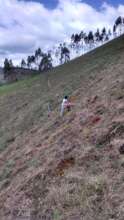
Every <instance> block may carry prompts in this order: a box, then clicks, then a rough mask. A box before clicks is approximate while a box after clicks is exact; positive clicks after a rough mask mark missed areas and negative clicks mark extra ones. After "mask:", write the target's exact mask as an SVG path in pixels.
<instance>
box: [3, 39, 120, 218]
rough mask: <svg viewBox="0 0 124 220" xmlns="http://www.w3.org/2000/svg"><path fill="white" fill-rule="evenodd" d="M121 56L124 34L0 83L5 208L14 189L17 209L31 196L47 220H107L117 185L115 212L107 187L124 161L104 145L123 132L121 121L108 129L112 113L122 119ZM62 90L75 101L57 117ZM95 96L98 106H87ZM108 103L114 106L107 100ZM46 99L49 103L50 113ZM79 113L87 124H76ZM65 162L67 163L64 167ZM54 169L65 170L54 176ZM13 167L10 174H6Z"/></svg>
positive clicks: (118, 173) (116, 178) (116, 180)
mask: <svg viewBox="0 0 124 220" xmlns="http://www.w3.org/2000/svg"><path fill="white" fill-rule="evenodd" d="M123 57H124V36H122V37H120V38H119V39H115V40H114V41H112V42H109V43H108V44H106V45H104V46H103V47H101V48H97V49H96V50H95V51H92V52H90V53H88V54H86V55H85V56H82V57H79V58H77V59H75V60H73V61H71V62H69V63H67V64H65V65H62V66H60V67H56V68H54V69H53V70H52V71H50V72H47V73H43V74H40V75H37V76H34V77H31V78H30V79H29V78H28V79H25V80H21V81H18V82H16V83H13V84H9V85H4V86H1V87H0V156H1V158H2V162H1V160H0V163H1V164H2V166H1V167H2V168H1V171H0V187H1V189H2V190H1V191H0V193H2V195H3V197H0V207H2V206H3V205H1V204H3V201H4V203H5V205H6V198H7V196H8V193H9V192H10V191H9V190H12V188H11V186H13V192H14V193H15V194H14V193H13V195H14V196H13V198H14V204H15V206H16V205H17V206H19V205H20V204H21V203H22V206H23V205H24V206H25V208H26V204H27V203H28V202H29V200H30V204H31V206H32V208H33V210H34V211H35V214H37V216H38V214H39V215H40V214H41V215H43V217H44V218H45V219H47V217H48V219H49V218H51V219H54V220H57V219H58V220H63V219H67V220H72V219H78V220H80V219H81V220H82V219H84V220H90V219H96V220H104V219H110V213H112V214H113V213H114V212H115V211H116V212H117V213H119V209H120V208H119V207H121V205H123V204H122V203H121V201H124V200H123V198H122V197H123V193H122V192H123V186H122V184H120V185H118V191H119V190H120V192H119V193H118V192H116V193H118V194H119V196H120V197H121V198H120V200H119V199H118V204H116V205H115V206H116V209H117V210H115V207H112V201H111V198H113V197H112V196H114V195H116V193H115V192H114V191H113V192H111V188H112V187H114V185H116V184H117V182H119V181H120V179H122V172H123V170H121V171H120V172H119V169H123V160H122V159H121V160H120V159H118V157H119V156H118V155H117V146H116V149H114V148H112V149H111V148H110V149H109V150H108V152H107V147H104V146H105V145H106V146H108V145H109V144H111V143H110V142H111V141H113V138H116V137H117V138H118V137H119V138H120V136H123V126H122V124H121V126H119V127H115V130H114V131H115V134H116V136H115V135H112V136H109V135H108V133H106V130H107V131H108V130H109V129H108V127H110V128H111V126H110V125H111V123H112V120H113V118H114V117H115V116H116V117H119V116H120V115H117V114H118V111H117V110H116V106H117V105H118V104H117V103H116V102H119V103H120V104H121V103H122V101H123V97H122V95H123V93H122V90H123V85H122V89H120V90H118V88H120V84H119V83H117V82H116V81H117V78H118V79H122V77H123V76H122V73H123V71H124V65H123ZM119 77H121V78H119ZM48 81H49V83H48ZM113 86H115V87H113ZM117 86H118V87H117ZM111 88H114V89H111ZM64 95H69V96H70V97H71V99H72V101H73V102H74V103H75V106H74V108H73V110H72V111H71V112H69V113H67V114H65V115H64V117H63V118H60V117H59V109H60V103H61V100H62V98H63V96H64ZM96 95H97V96H98V98H97V100H96V103H93V104H92V105H91V104H90V100H92V98H93V97H94V96H96ZM120 95H121V98H120ZM106 100H112V103H110V105H108V104H106V102H107V101H106ZM97 102H98V103H97ZM48 103H50V105H51V106H52V117H50V118H48ZM96 104H98V105H96ZM111 104H112V105H111ZM85 112H86V116H85V114H84V113H85ZM96 112H97V113H96ZM80 113H81V116H80ZM82 113H83V114H82ZM87 114H89V115H91V116H92V114H97V115H100V117H101V120H100V121H99V123H96V124H94V125H92V124H91V123H89V121H88V119H87ZM83 117H86V121H85V122H84V123H81V120H82V118H83ZM100 123H101V124H100ZM104 128H105V129H104ZM94 141H96V142H94ZM95 144H96V145H95ZM88 146H89V151H88ZM99 148H100V149H99ZM1 158H0V159H1ZM68 158H73V160H74V163H70V162H69V161H68ZM110 158H111V159H110ZM113 158H114V161H113ZM15 161H16V167H15ZM65 162H66V163H67V162H69V163H67V166H65ZM114 163H115V164H117V166H116V165H114ZM1 164H0V165H1ZM60 165H61V166H60ZM72 165H73V166H72ZM58 167H59V168H60V170H59V171H60V173H61V171H62V175H56V170H57V168H58ZM14 168H15V169H14ZM13 169H14V172H15V176H12V175H11V174H12V173H13ZM71 174H72V177H69V175H71ZM11 184H13V185H11ZM8 186H9V187H10V188H8ZM110 186H111V187H110ZM4 189H5V190H4ZM7 189H8V191H7ZM23 193H24V194H25V196H24V198H23ZM114 193H115V194H114ZM0 195H1V194H0ZM10 195H11V193H10ZM16 195H18V196H16ZM19 195H20V197H19ZM26 196H28V199H27V200H26V201H24V200H25V199H26V198H27V197H26ZM3 198H4V199H3ZM13 198H12V199H13ZM2 199H3V200H2ZM7 201H8V200H7ZM26 202H27V203H26ZM115 202H116V201H115ZM119 202H120V203H119ZM8 203H9V202H8ZM8 203H7V207H9V204H8ZM28 204H29V203H28ZM120 204H121V205H120ZM10 206H11V205H10ZM14 208H15V209H16V207H14ZM8 209H9V208H8ZM27 209H28V207H27ZM32 212H33V211H32ZM46 216H47V217H46ZM115 219H117V215H116V217H115ZM118 220H122V219H121V218H118Z"/></svg>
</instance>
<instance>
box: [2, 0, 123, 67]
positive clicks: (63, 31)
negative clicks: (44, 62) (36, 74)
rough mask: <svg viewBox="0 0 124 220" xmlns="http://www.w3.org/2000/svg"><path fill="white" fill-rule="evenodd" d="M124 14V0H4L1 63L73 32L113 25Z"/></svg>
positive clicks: (19, 59)
mask: <svg viewBox="0 0 124 220" xmlns="http://www.w3.org/2000/svg"><path fill="white" fill-rule="evenodd" d="M118 16H124V0H105V1H103V0H0V65H1V64H3V61H4V59H5V57H7V58H9V59H12V60H13V61H14V63H15V64H18V63H19V62H21V59H22V58H26V57H27V56H28V55H31V54H33V53H34V51H35V50H36V49H37V48H38V47H41V49H43V50H44V48H51V47H52V46H53V45H55V44H56V43H61V42H63V41H64V39H66V38H67V37H70V36H71V35H72V33H79V32H80V31H81V30H84V31H86V32H88V31H90V30H93V31H95V30H96V29H97V28H100V29H102V28H103V27H104V26H105V27H106V28H112V27H113V24H114V21H115V19H116V18H117V17H118Z"/></svg>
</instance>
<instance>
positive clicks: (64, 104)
mask: <svg viewBox="0 0 124 220" xmlns="http://www.w3.org/2000/svg"><path fill="white" fill-rule="evenodd" d="M65 109H67V111H70V110H71V103H70V102H69V101H68V96H65V97H64V99H63V101H62V104H61V112H60V116H63V114H64V110H65Z"/></svg>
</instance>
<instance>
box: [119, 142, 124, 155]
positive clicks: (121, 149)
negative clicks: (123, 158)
mask: <svg viewBox="0 0 124 220" xmlns="http://www.w3.org/2000/svg"><path fill="white" fill-rule="evenodd" d="M119 152H120V154H124V144H123V145H121V146H120V148H119Z"/></svg>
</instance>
